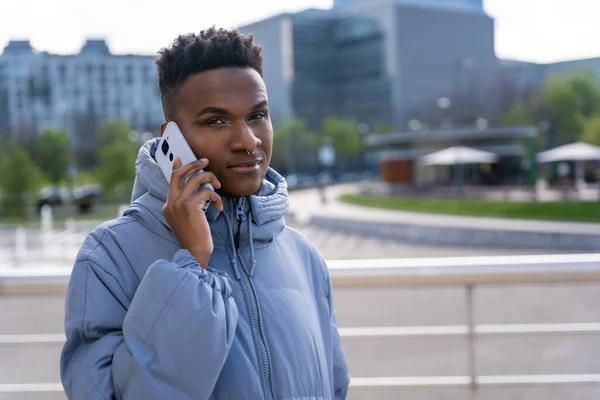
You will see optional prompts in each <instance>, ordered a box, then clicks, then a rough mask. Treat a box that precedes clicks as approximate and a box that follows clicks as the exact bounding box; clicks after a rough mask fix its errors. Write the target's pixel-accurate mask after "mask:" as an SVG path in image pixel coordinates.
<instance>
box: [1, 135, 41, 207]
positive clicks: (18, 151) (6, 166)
mask: <svg viewBox="0 0 600 400" xmlns="http://www.w3.org/2000/svg"><path fill="white" fill-rule="evenodd" d="M0 168H1V170H2V171H3V173H2V174H0V188H1V189H2V209H3V210H4V212H5V213H6V214H7V215H10V216H24V214H25V212H26V210H27V205H28V203H29V202H28V197H29V196H30V195H31V194H33V192H34V191H35V190H36V189H37V188H38V184H39V177H40V172H39V170H38V168H37V166H36V165H35V163H34V162H33V161H32V160H31V157H29V154H28V153H27V151H25V150H24V149H23V148H21V147H19V146H16V145H15V146H10V148H8V149H5V150H4V154H3V155H2V157H1V158H0Z"/></svg>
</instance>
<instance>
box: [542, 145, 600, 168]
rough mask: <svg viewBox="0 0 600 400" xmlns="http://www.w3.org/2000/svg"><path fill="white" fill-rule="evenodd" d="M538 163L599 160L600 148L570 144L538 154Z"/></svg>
mask: <svg viewBox="0 0 600 400" xmlns="http://www.w3.org/2000/svg"><path fill="white" fill-rule="evenodd" d="M537 160H538V162H540V163H547V162H554V161H586V160H600V147H598V146H593V145H591V144H587V143H581V142H577V143H571V144H566V145H564V146H558V147H555V148H553V149H550V150H546V151H542V152H541V153H538V155H537Z"/></svg>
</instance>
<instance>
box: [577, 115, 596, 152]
mask: <svg viewBox="0 0 600 400" xmlns="http://www.w3.org/2000/svg"><path fill="white" fill-rule="evenodd" d="M581 140H582V141H583V142H586V143H589V144H593V145H596V146H600V116H596V117H594V118H591V119H589V120H588V121H587V122H586V124H585V130H584V133H583V136H582V137H581Z"/></svg>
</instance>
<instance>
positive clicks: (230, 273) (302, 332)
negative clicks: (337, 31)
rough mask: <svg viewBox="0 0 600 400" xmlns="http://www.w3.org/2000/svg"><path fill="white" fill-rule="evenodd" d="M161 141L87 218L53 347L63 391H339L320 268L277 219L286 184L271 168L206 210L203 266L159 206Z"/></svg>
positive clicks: (292, 399)
mask: <svg viewBox="0 0 600 400" xmlns="http://www.w3.org/2000/svg"><path fill="white" fill-rule="evenodd" d="M157 143H158V141H157V140H156V139H155V140H152V141H150V142H148V143H146V144H145V145H144V146H143V147H142V149H141V150H140V154H139V157H138V160H137V163H136V173H137V177H136V183H135V185H134V193H133V201H132V204H131V205H130V207H129V208H128V210H127V211H126V212H125V214H124V216H123V217H122V218H119V219H116V220H113V221H110V222H107V223H105V224H103V225H101V226H99V227H98V228H97V229H95V230H94V231H93V232H92V233H91V234H90V235H89V236H88V238H87V239H86V240H85V242H84V244H83V246H82V248H81V250H80V252H79V254H78V256H77V261H76V263H75V266H74V269H73V273H72V276H71V281H70V284H69V289H68V295H67V301H66V334H67V342H66V344H65V347H64V349H63V353H62V357H61V377H62V382H63V385H64V388H65V391H66V393H67V395H68V397H69V398H70V399H78V400H83V399H86V400H89V399H113V398H116V399H136V400H138V399H139V400H150V399H164V400H184V399H185V400H187V399H190V400H191V399H194V400H199V399H219V400H244V399H248V400H257V399H269V400H275V399H280V400H283V399H285V400H324V399H336V400H337V399H344V398H345V397H346V392H347V388H348V384H349V377H348V371H347V367H346V360H345V356H344V353H343V351H342V348H341V345H340V338H339V335H338V332H337V326H336V321H335V313H334V310H333V299H332V289H331V283H330V280H329V275H328V271H327V267H326V265H325V263H324V262H323V260H322V259H321V257H320V256H319V254H318V253H317V251H316V250H315V248H314V247H313V246H311V244H310V243H309V242H307V240H306V239H305V238H304V237H303V236H301V235H300V234H298V233H297V232H295V231H294V230H292V229H289V228H287V227H286V226H285V221H284V214H285V212H286V210H287V207H288V197H287V186H286V183H285V181H284V180H283V179H282V178H281V176H279V175H278V174H277V173H276V172H275V171H273V170H269V171H268V173H267V176H266V177H265V180H264V184H263V186H262V188H261V190H260V192H259V193H258V194H257V195H255V196H251V197H248V198H240V199H231V198H226V199H224V203H225V210H224V211H223V212H221V213H219V212H218V211H216V209H214V208H213V207H211V208H209V210H208V212H207V216H208V218H209V221H210V227H211V231H212V237H213V241H214V247H215V250H214V252H213V254H212V257H211V259H210V262H209V268H208V270H204V269H202V268H200V266H199V265H198V263H197V262H196V260H195V259H194V257H192V255H191V254H190V253H189V252H188V251H186V250H182V249H181V248H180V246H179V244H178V242H177V239H176V238H175V236H174V235H173V233H172V232H171V230H170V229H169V226H168V224H167V222H166V220H165V218H164V216H163V214H162V206H163V204H164V201H165V198H166V195H167V192H168V185H167V181H166V180H165V179H164V177H163V176H162V174H161V171H160V169H159V167H158V165H157V164H156V162H155V161H154V158H153V154H154V153H153V152H154V151H155V150H156V144H157ZM236 236H237V238H236V239H237V240H234V237H236ZM236 242H238V243H237V246H236V244H234V243H236Z"/></svg>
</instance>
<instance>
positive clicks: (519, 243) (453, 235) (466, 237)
mask: <svg viewBox="0 0 600 400" xmlns="http://www.w3.org/2000/svg"><path fill="white" fill-rule="evenodd" d="M286 218H287V217H286ZM308 225H312V226H315V227H319V228H324V229H328V230H335V231H341V232H352V233H355V234H360V235H365V236H371V237H377V238H382V239H393V240H398V241H402V242H406V243H416V244H429V245H431V244H433V245H444V246H459V247H488V248H504V249H507V248H518V249H523V248H525V249H554V250H573V251H590V252H598V251H600V235H595V234H571V233H562V232H539V231H516V230H502V229H479V228H465V227H448V226H431V225H417V224H402V223H386V222H368V223H365V221H361V220H352V219H348V218H335V217H330V216H322V215H313V216H311V217H310V219H309V221H308Z"/></svg>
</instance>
